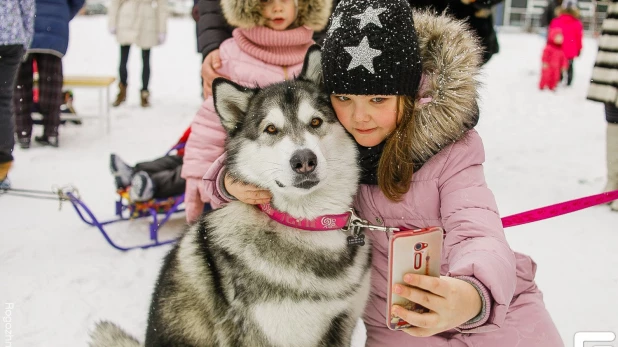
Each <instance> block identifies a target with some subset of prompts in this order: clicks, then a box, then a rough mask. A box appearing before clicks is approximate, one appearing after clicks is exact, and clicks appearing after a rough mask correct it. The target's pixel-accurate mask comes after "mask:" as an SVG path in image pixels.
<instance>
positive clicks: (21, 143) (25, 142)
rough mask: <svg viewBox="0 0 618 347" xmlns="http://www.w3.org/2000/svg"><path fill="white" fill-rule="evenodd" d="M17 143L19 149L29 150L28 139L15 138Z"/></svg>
mask: <svg viewBox="0 0 618 347" xmlns="http://www.w3.org/2000/svg"><path fill="white" fill-rule="evenodd" d="M17 143H19V147H20V148H21V149H28V148H30V138H29V137H18V138H17Z"/></svg>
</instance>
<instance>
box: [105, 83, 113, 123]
mask: <svg viewBox="0 0 618 347" xmlns="http://www.w3.org/2000/svg"><path fill="white" fill-rule="evenodd" d="M109 102H110V101H109V86H107V87H106V88H105V126H106V132H107V133H108V134H109V132H110V130H111V121H112V119H111V116H110V115H109Z"/></svg>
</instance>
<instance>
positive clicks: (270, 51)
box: [182, 0, 331, 223]
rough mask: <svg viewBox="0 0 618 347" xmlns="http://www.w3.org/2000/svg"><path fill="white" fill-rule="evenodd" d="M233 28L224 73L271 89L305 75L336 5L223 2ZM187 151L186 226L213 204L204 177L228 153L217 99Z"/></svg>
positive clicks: (327, 0)
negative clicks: (305, 63) (305, 64)
mask: <svg viewBox="0 0 618 347" xmlns="http://www.w3.org/2000/svg"><path fill="white" fill-rule="evenodd" d="M221 7H222V10H223V14H224V15H225V18H226V19H227V21H228V22H229V24H231V25H234V26H236V27H237V29H235V30H234V32H233V37H232V38H230V39H228V40H226V41H224V42H223V43H222V44H221V47H220V48H219V50H220V56H221V61H222V67H221V69H220V70H219V71H218V72H219V73H221V74H223V75H226V76H229V78H230V80H232V81H234V82H236V83H239V84H242V85H246V86H255V84H256V83H257V84H258V85H262V86H264V85H268V84H271V83H274V82H279V81H282V80H285V79H291V78H294V75H297V74H299V73H300V70H301V68H302V63H303V59H304V57H305V53H306V52H307V49H308V48H309V47H310V46H311V45H312V44H313V43H314V42H313V40H312V35H313V31H314V30H321V29H323V28H324V27H325V26H326V24H327V22H328V15H329V13H330V9H331V0H222V1H221ZM191 130H192V133H191V136H189V141H188V142H187V146H186V155H185V158H184V166H183V169H182V177H183V178H185V179H186V180H187V187H186V194H185V207H186V213H187V221H188V222H189V223H191V222H193V221H195V220H196V219H197V217H199V216H200V214H201V212H202V210H203V206H204V203H206V202H208V198H207V197H206V195H204V191H203V189H204V187H203V181H202V177H203V176H204V174H205V173H206V171H208V168H209V167H210V165H211V164H212V162H214V161H215V159H217V158H218V157H219V156H220V155H221V153H223V142H224V140H225V136H226V135H225V131H224V130H223V127H222V126H221V123H220V121H219V116H217V114H216V112H215V108H214V105H213V99H212V96H210V97H208V98H207V99H206V100H205V101H204V103H203V104H202V107H201V108H200V110H199V111H198V112H197V114H196V116H195V119H194V120H193V123H192V125H191Z"/></svg>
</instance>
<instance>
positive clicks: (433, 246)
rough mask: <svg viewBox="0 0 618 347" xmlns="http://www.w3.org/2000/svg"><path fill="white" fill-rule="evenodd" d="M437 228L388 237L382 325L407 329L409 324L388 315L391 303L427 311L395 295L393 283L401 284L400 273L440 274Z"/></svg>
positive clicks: (403, 232) (402, 282)
mask: <svg viewBox="0 0 618 347" xmlns="http://www.w3.org/2000/svg"><path fill="white" fill-rule="evenodd" d="M443 233H444V231H443V230H442V228H440V227H431V228H425V229H417V230H407V231H399V232H395V233H394V235H393V236H391V239H390V243H389V249H388V288H387V290H386V292H387V296H386V297H387V306H386V307H387V308H386V311H387V312H386V326H388V328H389V329H391V330H400V329H405V328H410V327H412V325H410V324H408V322H406V321H404V320H403V319H401V318H399V317H396V316H392V314H391V306H392V305H395V304H396V305H400V306H402V307H405V308H406V309H408V310H411V311H416V312H421V313H422V312H427V309H426V308H425V307H423V306H421V305H418V304H415V303H412V302H410V301H409V300H407V299H405V298H403V297H401V296H399V295H397V294H395V293H394V292H393V291H392V289H393V285H394V284H395V283H401V284H405V283H404V281H403V276H404V274H407V273H415V274H421V275H428V276H434V277H439V276H440V259H441V256H442V237H443V236H442V235H443Z"/></svg>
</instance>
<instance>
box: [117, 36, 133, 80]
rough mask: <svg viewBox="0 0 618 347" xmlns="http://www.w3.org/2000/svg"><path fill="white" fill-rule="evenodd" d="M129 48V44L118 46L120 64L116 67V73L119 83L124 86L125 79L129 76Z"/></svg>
mask: <svg viewBox="0 0 618 347" xmlns="http://www.w3.org/2000/svg"><path fill="white" fill-rule="evenodd" d="M130 50H131V46H130V45H123V46H120V66H119V67H118V74H119V75H120V83H122V84H124V85H125V86H126V85H127V79H128V78H129V72H128V71H127V64H128V62H129V52H130Z"/></svg>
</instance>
